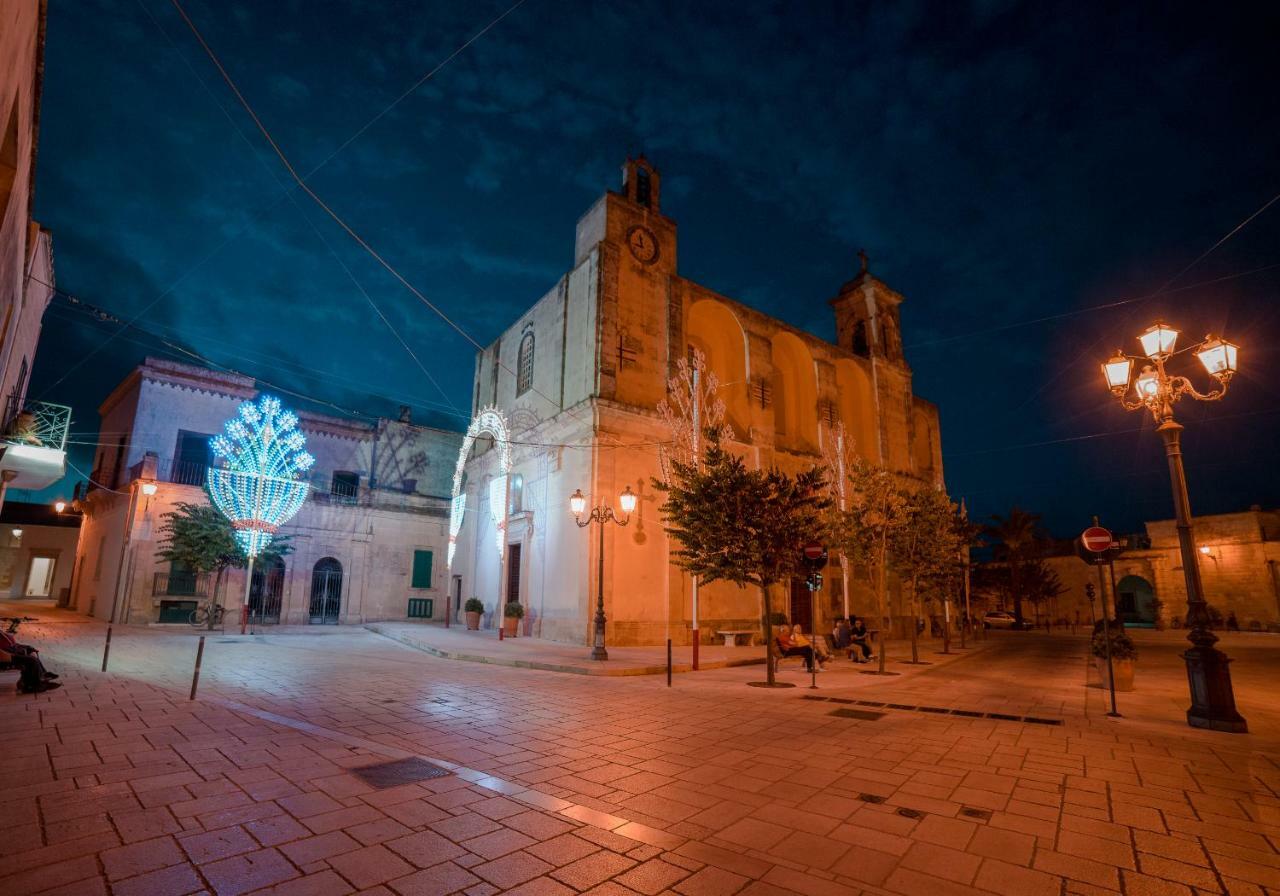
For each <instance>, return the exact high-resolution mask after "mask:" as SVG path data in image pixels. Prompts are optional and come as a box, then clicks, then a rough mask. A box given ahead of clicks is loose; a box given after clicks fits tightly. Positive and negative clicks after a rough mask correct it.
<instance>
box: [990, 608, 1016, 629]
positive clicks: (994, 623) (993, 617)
mask: <svg viewBox="0 0 1280 896" xmlns="http://www.w3.org/2000/svg"><path fill="white" fill-rule="evenodd" d="M982 624H983V625H984V626H985V627H986V628H1014V627H1016V626H1017V624H1018V620H1017V619H1015V618H1014V617H1013V614H1012V613H1007V612H1005V611H1004V610H992V611H991V612H990V613H988V614H987V615H985V616H983V617H982Z"/></svg>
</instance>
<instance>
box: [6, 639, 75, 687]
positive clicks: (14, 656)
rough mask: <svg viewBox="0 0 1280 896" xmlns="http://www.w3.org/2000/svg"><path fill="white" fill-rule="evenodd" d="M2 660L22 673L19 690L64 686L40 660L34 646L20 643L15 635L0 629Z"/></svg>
mask: <svg viewBox="0 0 1280 896" xmlns="http://www.w3.org/2000/svg"><path fill="white" fill-rule="evenodd" d="M0 662H7V663H9V664H10V665H12V666H13V667H14V668H15V669H17V670H18V671H19V672H20V673H21V677H20V678H19V680H18V692H19V693H21V694H35V693H38V692H40V691H52V690H55V689H57V688H60V687H62V685H61V684H60V683H59V682H57V681H55V680H54V679H56V678H57V677H58V676H57V675H55V674H54V673H52V672H50V671H48V670H47V669H45V667H44V663H42V662H40V654H39V652H38V651H37V650H36V649H35V648H34V647H28V646H27V645H26V644H19V643H18V642H17V640H16V639H15V638H14V637H13V635H11V634H9V633H8V632H3V631H0Z"/></svg>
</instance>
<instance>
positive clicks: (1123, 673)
mask: <svg viewBox="0 0 1280 896" xmlns="http://www.w3.org/2000/svg"><path fill="white" fill-rule="evenodd" d="M1093 663H1094V665H1095V666H1097V667H1098V677H1099V678H1101V679H1102V687H1103V688H1104V689H1110V687H1111V683H1110V681H1108V679H1107V658H1106V657H1103V656H1095V657H1094V658H1093ZM1111 665H1112V667H1113V668H1114V669H1115V670H1116V690H1117V691H1132V690H1133V660H1117V659H1113V660H1112V661H1111Z"/></svg>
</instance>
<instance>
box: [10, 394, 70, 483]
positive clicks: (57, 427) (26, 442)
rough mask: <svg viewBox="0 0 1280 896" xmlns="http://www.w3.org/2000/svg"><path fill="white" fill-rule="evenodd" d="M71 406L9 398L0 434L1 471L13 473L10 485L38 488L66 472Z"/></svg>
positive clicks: (57, 478) (59, 477) (54, 480)
mask: <svg viewBox="0 0 1280 896" xmlns="http://www.w3.org/2000/svg"><path fill="white" fill-rule="evenodd" d="M70 428H71V408H69V407H67V406H66V405H61V404H50V403H49V402H46V401H33V402H29V403H27V404H22V403H21V402H20V401H19V400H18V398H17V396H12V397H10V399H9V413H8V414H7V415H6V422H5V427H4V435H3V436H0V473H12V474H14V475H13V476H11V477H9V486H10V487H11V488H27V489H40V488H44V487H45V486H48V485H52V484H53V483H55V482H57V481H58V480H59V479H61V478H62V476H63V474H64V473H66V469H67V468H66V464H67V455H66V447H67V431H68V430H69V429H70Z"/></svg>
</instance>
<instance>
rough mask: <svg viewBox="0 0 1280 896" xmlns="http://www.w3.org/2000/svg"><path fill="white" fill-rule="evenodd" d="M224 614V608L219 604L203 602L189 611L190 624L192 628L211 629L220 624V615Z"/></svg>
mask: <svg viewBox="0 0 1280 896" xmlns="http://www.w3.org/2000/svg"><path fill="white" fill-rule="evenodd" d="M225 614H226V610H225V609H224V608H223V606H222V605H221V604H212V605H209V604H205V605H203V606H199V607H196V608H195V609H194V610H192V611H191V625H192V627H194V628H209V629H210V630H212V629H215V628H217V627H218V626H220V625H222V617H223V616H224V615H225Z"/></svg>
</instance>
